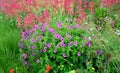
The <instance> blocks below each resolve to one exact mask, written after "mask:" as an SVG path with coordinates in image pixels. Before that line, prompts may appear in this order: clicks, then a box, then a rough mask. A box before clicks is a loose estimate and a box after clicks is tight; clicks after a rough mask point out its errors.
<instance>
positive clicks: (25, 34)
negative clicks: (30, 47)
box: [22, 31, 30, 38]
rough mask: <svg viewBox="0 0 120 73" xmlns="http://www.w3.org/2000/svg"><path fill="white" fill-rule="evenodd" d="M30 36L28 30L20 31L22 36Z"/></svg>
mask: <svg viewBox="0 0 120 73" xmlns="http://www.w3.org/2000/svg"><path fill="white" fill-rule="evenodd" d="M28 36H30V31H25V32H22V37H25V38H28Z"/></svg>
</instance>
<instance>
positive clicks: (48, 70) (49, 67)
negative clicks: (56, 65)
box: [46, 65, 51, 73]
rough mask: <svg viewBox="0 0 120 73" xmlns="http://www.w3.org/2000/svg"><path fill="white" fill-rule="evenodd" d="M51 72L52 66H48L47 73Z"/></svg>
mask: <svg viewBox="0 0 120 73" xmlns="http://www.w3.org/2000/svg"><path fill="white" fill-rule="evenodd" d="M50 70H51V66H50V65H47V66H46V73H49V72H50Z"/></svg>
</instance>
